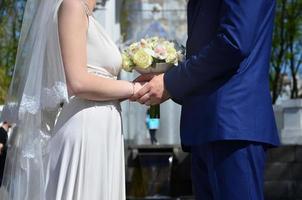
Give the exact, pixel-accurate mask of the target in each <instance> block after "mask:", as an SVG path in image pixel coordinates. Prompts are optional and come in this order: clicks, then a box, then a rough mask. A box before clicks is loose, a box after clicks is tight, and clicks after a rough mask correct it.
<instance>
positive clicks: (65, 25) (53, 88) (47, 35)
mask: <svg viewBox="0 0 302 200" xmlns="http://www.w3.org/2000/svg"><path fill="white" fill-rule="evenodd" d="M95 4H96V0H43V1H41V0H28V2H27V5H26V10H25V14H24V20H23V25H22V31H21V37H20V42H19V48H18V55H17V60H16V66H15V70H14V77H13V80H12V83H11V86H10V90H9V95H8V100H7V103H6V106H5V108H4V111H3V115H2V118H3V120H4V119H5V120H6V121H10V122H14V123H16V124H17V128H16V130H15V131H14V133H13V136H12V139H11V141H10V147H9V152H8V160H7V164H6V169H5V176H4V181H3V187H2V188H1V196H0V199H7V200H54V199H55V200H88V199H89V200H123V199H125V186H124V184H125V175H124V171H125V170H124V146H123V136H122V126H121V114H120V112H121V110H120V105H119V101H120V100H123V99H128V98H130V97H131V96H132V95H134V94H135V93H136V92H137V91H139V90H140V89H141V88H142V87H143V84H142V83H131V82H128V81H122V80H117V76H118V74H119V72H120V69H121V64H122V59H121V55H120V52H119V50H118V48H117V47H116V45H115V44H114V42H113V41H112V40H111V38H110V36H109V35H108V34H107V33H106V32H105V30H104V29H103V28H102V26H101V25H100V24H99V23H98V22H97V21H96V20H95V19H94V17H93V14H92V10H93V9H94V6H95Z"/></svg>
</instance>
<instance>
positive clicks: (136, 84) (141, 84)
mask: <svg viewBox="0 0 302 200" xmlns="http://www.w3.org/2000/svg"><path fill="white" fill-rule="evenodd" d="M133 84H134V85H133V90H134V91H133V95H134V94H136V93H137V92H138V91H140V90H141V89H142V88H143V87H144V86H145V85H146V84H147V82H134V83H133Z"/></svg>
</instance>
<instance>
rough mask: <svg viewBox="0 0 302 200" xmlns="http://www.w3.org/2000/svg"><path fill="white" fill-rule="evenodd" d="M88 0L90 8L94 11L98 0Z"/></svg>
mask: <svg viewBox="0 0 302 200" xmlns="http://www.w3.org/2000/svg"><path fill="white" fill-rule="evenodd" d="M86 2H87V4H88V6H89V9H90V10H91V11H93V10H94V7H95V5H96V0H86Z"/></svg>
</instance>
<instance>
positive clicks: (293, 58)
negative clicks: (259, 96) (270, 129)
mask: <svg viewBox="0 0 302 200" xmlns="http://www.w3.org/2000/svg"><path fill="white" fill-rule="evenodd" d="M301 36H302V1H301V0H277V8H276V18H275V28H274V35H273V48H272V56H271V72H270V86H271V92H272V99H273V103H275V102H276V100H277V99H278V97H279V95H280V94H281V91H282V87H283V76H282V75H283V74H284V73H290V75H291V79H292V84H291V94H290V95H291V98H298V94H299V88H298V82H297V75H298V73H299V71H300V70H299V69H300V66H301V62H302V37H301Z"/></svg>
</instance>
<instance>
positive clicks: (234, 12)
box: [164, 0, 274, 102]
mask: <svg viewBox="0 0 302 200" xmlns="http://www.w3.org/2000/svg"><path fill="white" fill-rule="evenodd" d="M273 3H274V0H268V1H267V0H223V2H222V7H221V11H220V19H219V27H218V29H217V33H216V34H215V37H213V39H212V40H211V41H210V42H209V43H208V44H207V45H205V46H203V47H202V48H201V49H200V50H199V52H197V53H196V54H195V55H192V56H191V57H189V58H187V60H186V61H184V62H183V63H181V64H180V65H179V66H177V67H175V68H172V69H171V70H169V71H168V72H166V73H165V76H164V82H165V87H166V89H167V90H168V92H169V93H170V95H171V97H172V99H174V100H175V101H176V102H181V101H182V99H183V98H184V97H185V96H187V95H189V94H190V93H191V92H194V91H195V90H197V89H198V88H200V87H201V86H202V85H205V84H207V85H208V84H211V81H213V80H215V79H217V78H220V77H224V76H225V75H226V74H230V73H235V72H236V70H237V69H238V68H239V66H240V63H241V62H242V61H243V60H244V59H245V58H246V57H248V56H249V54H250V53H251V50H252V48H253V46H254V45H255V42H256V38H257V31H258V29H260V28H261V25H262V22H263V20H264V19H263V17H264V16H266V15H267V14H268V13H269V12H273V10H274V9H273V8H274V6H272V5H274V4H273ZM195 24H198V22H196V23H195ZM205 31H206V30H205Z"/></svg>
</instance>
